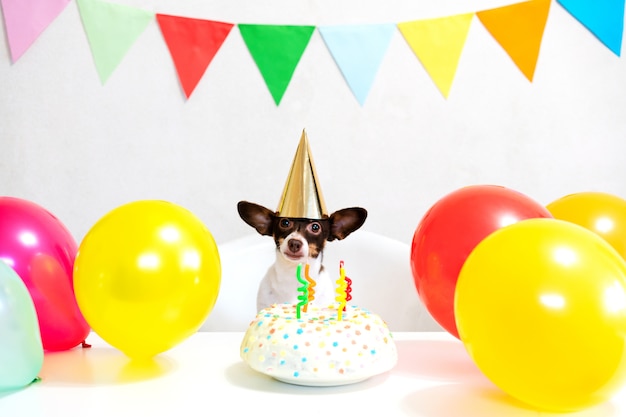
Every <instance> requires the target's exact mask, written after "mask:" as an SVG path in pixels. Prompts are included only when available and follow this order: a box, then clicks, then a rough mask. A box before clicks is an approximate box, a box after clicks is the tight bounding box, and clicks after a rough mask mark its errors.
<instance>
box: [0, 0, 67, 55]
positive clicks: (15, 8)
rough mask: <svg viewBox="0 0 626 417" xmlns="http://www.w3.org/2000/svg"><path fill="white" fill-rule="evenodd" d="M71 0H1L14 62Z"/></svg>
mask: <svg viewBox="0 0 626 417" xmlns="http://www.w3.org/2000/svg"><path fill="white" fill-rule="evenodd" d="M69 2H70V0H0V4H2V13H3V15H4V25H5V27H6V32H7V39H8V42H9V50H10V51H11V60H12V61H13V63H15V62H17V60H18V59H20V58H21V57H22V55H24V52H26V51H27V50H28V48H30V46H31V45H32V44H33V43H34V42H35V40H36V39H37V38H38V37H39V35H41V34H42V33H43V31H44V30H45V29H46V28H47V27H48V26H49V25H50V23H52V21H53V20H54V19H56V17H57V16H58V15H59V14H61V12H62V11H63V10H64V9H65V6H67V4H68V3H69Z"/></svg>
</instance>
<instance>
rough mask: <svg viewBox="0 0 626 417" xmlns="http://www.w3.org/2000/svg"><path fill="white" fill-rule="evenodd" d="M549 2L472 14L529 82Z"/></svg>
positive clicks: (529, 2)
mask: <svg viewBox="0 0 626 417" xmlns="http://www.w3.org/2000/svg"><path fill="white" fill-rule="evenodd" d="M550 2H551V0H531V1H526V2H523V3H516V4H512V5H510V6H504V7H499V8H496V9H490V10H483V11H481V12H476V16H478V18H479V19H480V21H481V22H482V24H483V26H485V28H486V29H487V30H488V31H489V33H491V36H493V37H494V39H495V40H496V41H497V42H498V43H499V44H500V46H501V47H502V48H503V49H504V50H505V51H506V53H507V54H509V56H510V57H511V59H512V60H513V62H514V63H515V65H517V67H518V68H519V69H520V70H521V71H522V73H523V74H524V75H525V76H526V78H528V80H529V81H532V80H533V76H534V74H535V66H536V65H537V58H538V57H539V48H540V47H541V40H542V38H543V30H544V28H545V26H546V21H547V20H548V12H549V11H550Z"/></svg>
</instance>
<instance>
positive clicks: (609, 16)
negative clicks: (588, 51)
mask: <svg viewBox="0 0 626 417" xmlns="http://www.w3.org/2000/svg"><path fill="white" fill-rule="evenodd" d="M557 1H558V2H559V4H561V6H563V7H564V8H565V10H567V11H568V13H570V14H571V15H572V16H574V17H575V18H576V19H577V20H578V21H579V22H580V23H582V24H583V25H584V26H585V27H586V28H587V29H589V30H590V31H591V33H593V34H594V35H595V36H596V37H597V38H598V39H599V40H600V41H601V42H602V43H603V44H604V45H606V46H607V47H608V48H609V49H610V50H611V51H613V53H614V54H615V55H617V56H620V53H621V50H622V32H623V29H624V0H601V1H598V0H557Z"/></svg>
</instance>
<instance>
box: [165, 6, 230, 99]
mask: <svg viewBox="0 0 626 417" xmlns="http://www.w3.org/2000/svg"><path fill="white" fill-rule="evenodd" d="M156 19H157V22H158V23H159V27H160V28H161V33H162V35H163V39H165V43H166V44H167V47H168V49H169V51H170V55H171V56H172V60H173V61H174V66H175V67H176V72H177V73H178V79H179V80H180V84H181V86H182V88H183V91H184V93H185V97H186V98H187V99H188V98H189V97H190V96H191V93H193V90H194V89H195V88H196V85H198V82H200V79H201V78H202V76H203V75H204V73H205V71H206V69H207V67H208V66H209V64H210V63H211V61H212V60H213V57H214V56H215V54H216V53H217V51H218V50H219V49H220V47H221V46H222V44H223V43H224V40H225V39H226V37H227V36H228V34H229V33H230V30H231V29H232V28H233V26H234V24H232V23H224V22H216V21H212V20H203V19H191V18H187V17H178V16H171V15H165V14H157V15H156Z"/></svg>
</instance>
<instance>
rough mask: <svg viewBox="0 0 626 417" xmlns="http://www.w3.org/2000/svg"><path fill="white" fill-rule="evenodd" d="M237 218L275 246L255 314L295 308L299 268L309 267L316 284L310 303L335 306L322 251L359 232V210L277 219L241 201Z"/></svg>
mask: <svg viewBox="0 0 626 417" xmlns="http://www.w3.org/2000/svg"><path fill="white" fill-rule="evenodd" d="M237 210H238V211H239V216H241V218H242V219H243V221H245V222H246V223H247V224H249V225H250V226H252V227H254V228H255V229H256V231H257V232H259V233H260V234H261V235H264V236H272V237H273V238H274V242H275V243H276V261H275V262H274V263H273V264H272V265H271V266H270V267H269V269H268V270H267V273H266V274H265V277H264V278H263V279H262V280H261V283H260V284H259V290H258V293H257V310H258V311H260V310H262V309H263V308H266V307H269V306H271V305H272V304H277V303H290V304H296V303H297V302H298V295H299V292H298V286H299V285H300V284H299V282H298V281H297V278H296V270H297V267H298V264H302V267H303V270H302V271H303V272H302V278H304V265H305V264H307V263H308V264H309V276H310V278H311V279H313V280H314V281H315V283H316V286H315V288H314V289H315V299H314V301H313V303H315V304H318V305H328V304H330V303H332V302H334V296H335V290H334V284H333V282H332V280H331V279H330V277H329V276H328V274H327V273H326V271H325V270H324V265H323V251H324V246H325V244H326V242H327V241H333V240H335V239H337V240H341V239H345V238H346V237H347V236H348V235H349V234H350V233H352V232H354V231H355V230H357V229H358V228H360V227H361V226H362V225H363V223H364V222H365V219H366V218H367V211H366V210H365V209H364V208H361V207H351V208H345V209H342V210H338V211H336V212H334V213H332V214H331V215H330V216H328V217H325V218H323V219H303V218H288V217H280V216H279V215H278V214H277V213H276V212H273V211H271V210H270V209H268V208H265V207H263V206H260V205H258V204H255V203H250V202H247V201H240V202H239V203H238V204H237Z"/></svg>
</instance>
